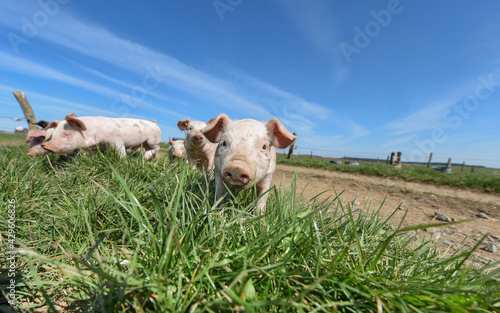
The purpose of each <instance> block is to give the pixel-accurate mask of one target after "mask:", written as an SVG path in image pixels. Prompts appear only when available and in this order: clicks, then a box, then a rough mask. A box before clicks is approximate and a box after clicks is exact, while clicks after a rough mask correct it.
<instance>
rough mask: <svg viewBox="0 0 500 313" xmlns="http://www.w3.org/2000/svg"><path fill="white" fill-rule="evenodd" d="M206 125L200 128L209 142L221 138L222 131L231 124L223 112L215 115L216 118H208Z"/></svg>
mask: <svg viewBox="0 0 500 313" xmlns="http://www.w3.org/2000/svg"><path fill="white" fill-rule="evenodd" d="M209 122H210V123H208V125H207V126H205V127H204V128H202V129H201V132H202V133H203V134H204V135H205V137H207V139H208V140H209V141H210V142H213V143H217V142H219V141H220V140H221V138H222V133H224V131H225V130H226V129H227V126H228V125H229V124H231V122H232V120H231V119H230V118H229V117H228V116H227V115H226V114H224V113H221V114H219V115H217V117H216V118H214V119H211V120H209Z"/></svg>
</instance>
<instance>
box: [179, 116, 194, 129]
mask: <svg viewBox="0 0 500 313" xmlns="http://www.w3.org/2000/svg"><path fill="white" fill-rule="evenodd" d="M189 123H191V120H190V119H188V118H187V119H185V120H182V121H179V122H178V123H177V127H179V129H180V130H186V129H187V126H188V125H189Z"/></svg>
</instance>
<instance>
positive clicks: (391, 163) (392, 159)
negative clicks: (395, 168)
mask: <svg viewBox="0 0 500 313" xmlns="http://www.w3.org/2000/svg"><path fill="white" fill-rule="evenodd" d="M389 164H390V165H394V152H391V160H390V161H389Z"/></svg>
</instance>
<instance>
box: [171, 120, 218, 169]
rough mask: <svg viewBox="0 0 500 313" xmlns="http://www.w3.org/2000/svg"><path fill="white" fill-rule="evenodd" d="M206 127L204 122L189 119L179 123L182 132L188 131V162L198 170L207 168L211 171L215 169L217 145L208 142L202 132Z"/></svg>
mask: <svg viewBox="0 0 500 313" xmlns="http://www.w3.org/2000/svg"><path fill="white" fill-rule="evenodd" d="M209 122H210V121H209ZM206 126H207V124H206V123H204V122H200V121H191V120H190V119H189V118H187V119H185V120H182V121H179V122H178V123H177V127H179V129H180V130H185V131H186V139H185V140H184V145H185V147H186V155H187V159H188V161H189V162H191V163H192V164H194V165H195V166H196V167H198V168H203V167H205V168H206V169H209V170H210V169H212V168H213V164H214V155H215V149H217V145H216V144H214V143H212V142H210V141H208V139H207V138H206V137H205V136H204V135H203V133H202V132H201V129H202V128H204V127H206Z"/></svg>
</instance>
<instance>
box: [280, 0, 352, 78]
mask: <svg viewBox="0 0 500 313" xmlns="http://www.w3.org/2000/svg"><path fill="white" fill-rule="evenodd" d="M280 4H281V5H282V6H283V8H285V10H286V11H287V13H288V15H289V16H290V18H291V20H292V21H293V22H294V23H295V26H296V27H297V29H298V30H299V31H300V32H301V33H302V35H303V36H304V38H306V40H308V41H310V42H311V43H312V44H313V45H314V47H315V48H317V49H319V50H320V51H323V52H324V53H325V54H326V55H327V56H328V57H329V58H330V60H331V63H332V64H333V77H334V79H335V81H336V83H338V84H340V83H342V82H344V81H345V80H346V79H347V77H348V76H349V68H348V66H347V65H346V63H345V61H344V59H343V56H342V53H341V51H340V48H339V44H340V40H339V37H340V36H339V32H338V31H337V29H338V27H337V24H336V17H335V15H334V12H335V9H334V8H333V2H332V1H326V0H311V1H287V0H282V1H280Z"/></svg>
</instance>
